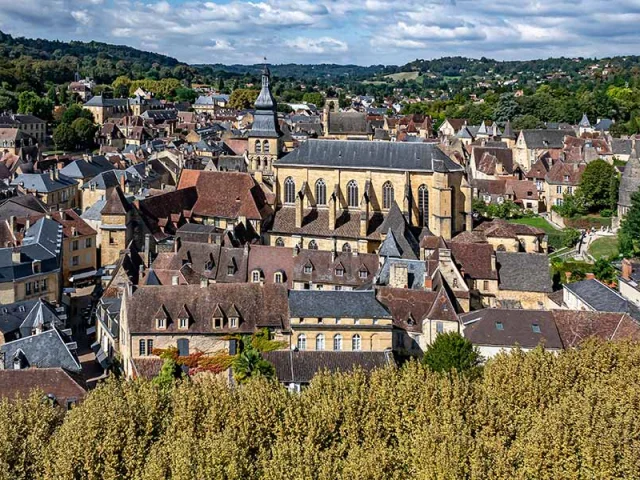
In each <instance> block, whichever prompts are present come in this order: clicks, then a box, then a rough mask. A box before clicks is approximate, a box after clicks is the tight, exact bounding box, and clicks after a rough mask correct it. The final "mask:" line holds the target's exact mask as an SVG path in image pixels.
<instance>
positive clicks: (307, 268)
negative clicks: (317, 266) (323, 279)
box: [304, 264, 313, 274]
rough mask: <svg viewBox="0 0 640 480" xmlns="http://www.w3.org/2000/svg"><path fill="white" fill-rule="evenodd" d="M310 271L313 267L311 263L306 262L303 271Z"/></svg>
mask: <svg viewBox="0 0 640 480" xmlns="http://www.w3.org/2000/svg"><path fill="white" fill-rule="evenodd" d="M312 271H313V267H312V266H311V265H309V264H307V265H305V266H304V273H307V274H309V273H311V272H312Z"/></svg>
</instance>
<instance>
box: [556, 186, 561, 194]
mask: <svg viewBox="0 0 640 480" xmlns="http://www.w3.org/2000/svg"><path fill="white" fill-rule="evenodd" d="M556 193H557V194H561V193H562V185H558V186H557V187H556Z"/></svg>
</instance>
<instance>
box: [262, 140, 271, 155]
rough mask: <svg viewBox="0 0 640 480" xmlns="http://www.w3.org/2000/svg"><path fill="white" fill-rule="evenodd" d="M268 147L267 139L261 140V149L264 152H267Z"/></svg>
mask: <svg viewBox="0 0 640 480" xmlns="http://www.w3.org/2000/svg"><path fill="white" fill-rule="evenodd" d="M269 148H270V147H269V141H268V140H265V141H263V142H262V151H263V152H264V153H269Z"/></svg>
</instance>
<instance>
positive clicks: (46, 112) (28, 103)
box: [18, 92, 53, 121]
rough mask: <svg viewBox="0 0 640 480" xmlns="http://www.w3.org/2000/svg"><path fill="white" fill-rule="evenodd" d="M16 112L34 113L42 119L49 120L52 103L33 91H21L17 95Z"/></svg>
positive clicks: (51, 112)
mask: <svg viewBox="0 0 640 480" xmlns="http://www.w3.org/2000/svg"><path fill="white" fill-rule="evenodd" d="M18 112H19V113H28V114H31V115H35V116H36V117H38V118H41V119H42V120H46V121H49V120H51V117H52V114H53V103H52V102H51V100H49V99H47V98H41V97H39V96H38V95H36V94H35V93H33V92H22V93H21V94H20V95H18Z"/></svg>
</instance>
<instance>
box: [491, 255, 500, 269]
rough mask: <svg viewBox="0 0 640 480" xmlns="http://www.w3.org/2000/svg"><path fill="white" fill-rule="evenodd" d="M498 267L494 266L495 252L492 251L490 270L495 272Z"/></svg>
mask: <svg viewBox="0 0 640 480" xmlns="http://www.w3.org/2000/svg"><path fill="white" fill-rule="evenodd" d="M497 269H498V267H497V266H496V254H495V253H492V254H491V271H492V272H495V271H496V270H497Z"/></svg>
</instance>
